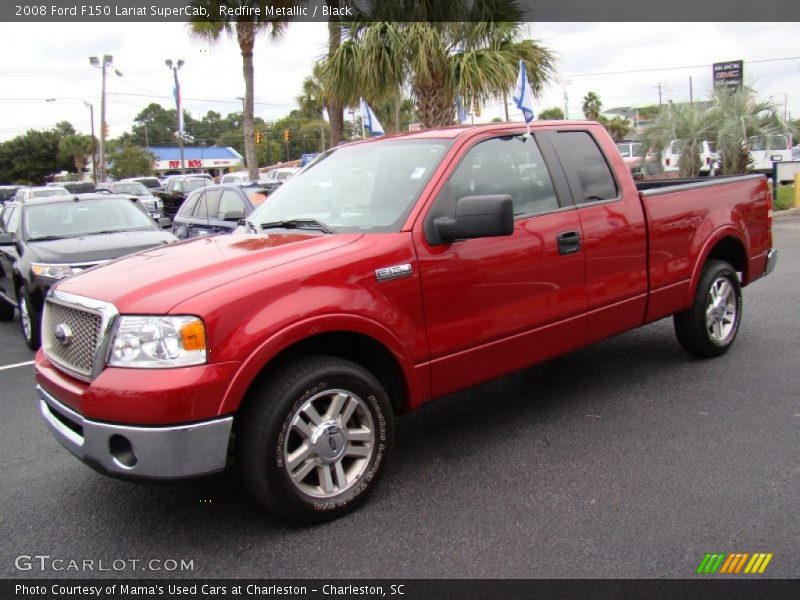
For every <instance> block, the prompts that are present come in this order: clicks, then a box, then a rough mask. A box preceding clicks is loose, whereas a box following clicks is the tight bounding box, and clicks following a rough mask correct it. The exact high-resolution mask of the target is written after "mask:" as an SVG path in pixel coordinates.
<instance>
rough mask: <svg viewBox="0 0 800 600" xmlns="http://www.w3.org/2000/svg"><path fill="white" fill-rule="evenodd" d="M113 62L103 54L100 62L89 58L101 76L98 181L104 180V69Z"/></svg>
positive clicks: (94, 57) (94, 58) (105, 126)
mask: <svg viewBox="0 0 800 600" xmlns="http://www.w3.org/2000/svg"><path fill="white" fill-rule="evenodd" d="M113 62H114V57H113V56H111V55H110V54H104V55H103V58H102V60H101V59H99V58H98V57H96V56H90V57H89V64H90V65H92V66H93V67H97V68H99V69H100V72H101V74H102V86H101V91H100V181H105V180H106V129H108V123H106V67H108V66H110V65H111V64H112V63H113ZM114 72H115V73H116V74H117V76H118V77H122V73H120V72H119V71H118V70H117V69H114Z"/></svg>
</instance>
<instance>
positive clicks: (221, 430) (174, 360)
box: [36, 121, 776, 522]
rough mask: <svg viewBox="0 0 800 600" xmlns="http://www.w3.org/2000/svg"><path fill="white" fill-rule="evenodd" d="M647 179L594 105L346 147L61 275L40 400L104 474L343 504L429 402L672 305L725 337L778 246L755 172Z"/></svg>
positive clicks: (300, 504) (696, 349)
mask: <svg viewBox="0 0 800 600" xmlns="http://www.w3.org/2000/svg"><path fill="white" fill-rule="evenodd" d="M638 186H639V187H638V188H637V184H636V183H635V182H634V181H633V179H632V178H631V176H630V173H629V172H628V169H627V168H626V167H625V164H624V163H623V160H622V158H621V157H620V155H619V152H617V150H616V148H615V146H614V143H613V141H612V140H611V138H610V137H609V136H608V135H607V133H606V132H605V130H604V129H603V128H602V127H601V126H599V125H598V124H596V123H589V122H554V121H547V122H542V123H537V124H535V125H534V127H533V129H532V132H531V134H526V133H525V129H524V127H521V126H520V125H519V124H492V125H486V126H479V127H455V128H445V129H438V130H431V131H423V132H416V133H412V134H409V135H398V136H395V137H386V138H381V139H377V140H369V141H364V142H358V143H353V144H349V145H345V146H339V147H337V148H334V149H332V150H330V151H328V152H327V153H324V154H322V155H321V156H320V157H319V158H317V159H316V160H315V162H313V163H312V164H311V165H310V166H308V167H307V168H306V169H305V170H304V171H302V172H301V173H300V174H298V175H297V176H295V177H294V178H293V179H291V180H290V181H289V182H288V183H286V184H285V185H284V186H283V187H282V188H281V189H280V190H279V191H278V192H276V193H275V194H273V195H272V196H270V198H269V200H268V201H267V202H265V203H264V204H263V205H262V206H261V207H259V208H258V209H257V210H256V211H255V212H253V213H252V214H251V215H250V217H248V219H247V221H242V222H241V223H240V227H239V231H238V232H237V233H234V234H233V235H227V236H213V237H204V238H198V239H193V240H190V241H187V242H183V243H179V244H173V245H170V246H169V247H162V248H156V249H152V250H146V251H144V252H140V253H138V254H135V255H133V256H130V257H127V258H123V259H120V260H117V261H115V262H112V263H109V264H106V265H104V266H101V267H99V268H95V269H92V270H89V271H87V272H85V273H83V274H81V275H78V276H76V277H72V278H70V279H67V280H64V281H62V282H60V283H59V284H58V285H57V286H55V287H54V288H53V290H52V292H51V293H50V295H49V297H48V298H47V301H46V307H45V310H44V315H43V323H42V340H43V348H42V350H41V351H40V352H39V353H38V354H37V356H36V380H37V382H38V386H37V389H38V394H39V396H40V404H39V406H40V410H41V413H42V415H43V416H44V418H45V420H46V422H47V424H48V426H49V428H50V430H51V431H52V433H53V435H54V436H55V437H56V438H57V439H58V440H59V441H60V442H61V443H62V444H63V445H64V446H65V447H66V448H67V449H68V450H69V451H70V452H72V453H73V454H74V455H75V456H77V457H78V458H80V459H81V460H83V461H84V462H86V463H88V464H89V465H91V466H92V467H94V468H96V469H97V470H99V471H101V472H104V473H107V474H110V475H114V476H119V477H126V478H134V479H145V480H147V479H175V478H185V477H192V476H199V475H205V474H209V473H214V472H218V471H221V470H223V469H225V468H226V467H228V466H231V465H233V464H235V465H236V466H237V468H238V469H240V471H241V474H242V477H243V480H244V482H245V484H246V486H247V487H248V489H249V490H250V492H251V493H252V494H253V495H254V496H255V498H256V499H257V500H258V501H259V502H260V503H261V504H263V505H264V506H266V507H268V508H269V509H271V510H273V511H274V512H276V513H278V514H279V515H281V516H283V517H285V518H287V519H291V520H295V521H302V522H315V521H322V520H325V519H330V518H333V517H336V516H339V515H341V514H343V513H345V512H347V511H349V510H351V509H353V508H354V507H356V506H357V505H358V504H359V503H360V502H362V501H363V500H364V499H365V497H366V496H367V494H368V493H369V492H370V490H371V489H372V488H374V487H375V485H376V482H377V480H378V476H379V475H380V473H381V471H382V470H383V468H384V466H385V464H386V461H387V459H388V457H389V451H390V448H391V445H392V435H393V419H394V416H395V415H396V414H399V413H403V412H407V411H412V410H414V409H416V408H418V407H419V406H420V405H422V404H423V403H425V402H427V401H429V400H431V399H433V398H437V397H440V396H444V395H445V394H450V393H452V392H456V391H458V390H463V389H465V388H467V387H470V386H474V385H477V384H479V383H481V382H485V381H487V380H490V379H492V378H495V377H499V376H501V375H505V374H507V373H511V372H514V371H517V370H520V369H524V368H526V367H528V366H530V365H533V364H535V363H539V362H542V361H545V360H548V359H550V358H553V357H555V356H558V355H561V354H564V353H567V352H570V351H572V350H575V349H577V348H580V347H582V346H586V345H587V344H591V343H592V342H595V341H597V340H601V339H603V338H607V337H609V336H612V335H615V334H617V333H620V332H623V331H626V330H629V329H632V328H634V327H638V326H640V325H643V324H645V323H650V322H652V321H655V320H657V319H661V318H663V317H667V316H674V321H675V332H676V334H677V338H678V341H679V343H680V344H681V345H682V346H683V347H684V348H685V349H686V350H687V351H688V352H690V353H691V354H693V355H695V356H698V357H713V356H717V355H720V354H722V353H724V352H726V351H727V350H728V349H729V348H730V346H731V344H732V343H733V341H734V338H735V337H736V333H737V331H738V330H739V326H740V323H741V317H742V298H741V291H740V288H741V287H743V286H745V285H748V284H749V283H751V282H753V281H755V280H757V279H758V278H760V277H762V276H764V275H766V274H768V273H769V272H770V271H771V270H772V269H773V268H774V266H775V262H776V252H775V250H773V249H772V235H771V231H770V228H771V199H770V194H769V193H768V189H767V184H766V180H765V179H764V178H763V177H762V176H758V175H750V176H742V177H732V178H714V179H702V180H692V181H687V180H664V181H655V182H646V183H645V182H642V183H639V184H638ZM215 210H216V209H215Z"/></svg>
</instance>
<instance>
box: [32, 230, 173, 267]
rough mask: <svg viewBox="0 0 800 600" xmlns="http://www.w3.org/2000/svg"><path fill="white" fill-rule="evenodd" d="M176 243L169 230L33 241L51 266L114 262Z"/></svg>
mask: <svg viewBox="0 0 800 600" xmlns="http://www.w3.org/2000/svg"><path fill="white" fill-rule="evenodd" d="M173 241H175V236H173V235H172V234H171V233H169V232H166V231H155V230H153V231H120V232H118V233H104V234H101V235H87V236H84V237H79V238H65V239H63V240H50V241H43V242H30V244H29V247H30V249H31V250H32V251H33V253H34V254H35V255H36V256H38V257H39V260H40V261H42V262H47V263H71V264H77V263H84V262H94V261H97V260H111V259H114V258H119V257H120V256H125V255H126V254H131V253H133V252H138V251H140V250H146V249H147V248H152V247H153V246H161V245H163V244H168V243H169V242H173Z"/></svg>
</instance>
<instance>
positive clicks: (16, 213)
mask: <svg viewBox="0 0 800 600" xmlns="http://www.w3.org/2000/svg"><path fill="white" fill-rule="evenodd" d="M21 214H22V209H19V208H17V209H16V210H15V209H14V207H13V206H12V207H11V214H10V215H8V220H7V221H6V225H5V228H6V233H18V232H19V220H20V215H21ZM4 218H5V216H4Z"/></svg>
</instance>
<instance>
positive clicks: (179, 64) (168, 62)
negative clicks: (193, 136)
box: [164, 58, 186, 174]
mask: <svg viewBox="0 0 800 600" xmlns="http://www.w3.org/2000/svg"><path fill="white" fill-rule="evenodd" d="M164 64H166V65H167V68H168V69H170V70H171V71H172V74H173V76H174V78H175V106H176V108H177V115H176V118H177V126H178V147H179V148H180V153H181V173H182V174H183V173H186V164H185V162H184V160H183V114H182V113H183V107H182V106H181V85H180V82H179V81H178V69H180V68H181V67H182V66H183V65H184V61H183V60H181V59H178V62H177V63H176V64H175V65H174V66H173V64H172V60H170V59H169V58H168V59H167V60H165V61H164Z"/></svg>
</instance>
